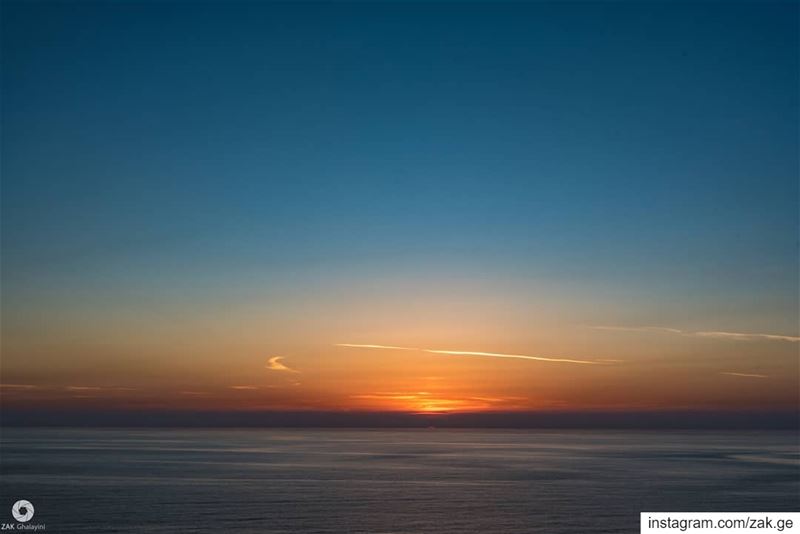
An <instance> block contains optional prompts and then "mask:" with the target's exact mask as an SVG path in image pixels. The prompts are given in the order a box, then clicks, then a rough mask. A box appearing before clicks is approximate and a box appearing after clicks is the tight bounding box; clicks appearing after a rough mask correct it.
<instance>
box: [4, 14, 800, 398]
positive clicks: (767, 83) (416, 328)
mask: <svg viewBox="0 0 800 534" xmlns="http://www.w3.org/2000/svg"><path fill="white" fill-rule="evenodd" d="M797 21H798V6H797V4H796V3H794V2H769V1H766V2H741V3H722V2H719V3H716V2H698V3H692V2H684V3H661V2H646V3H644V2H637V3H628V2H613V3H604V2H591V3H580V2H557V3H548V2H514V3H497V2H492V3H483V2H465V3H460V2H439V3H428V2H401V3H394V2H372V3H347V2H324V3H309V2H287V3H270V2H175V3H168V2H103V3H94V2H80V3H79V2H57V3H46V2H36V3H25V2H15V1H11V2H4V3H3V6H2V55H3V62H2V77H3V80H2V81H3V83H2V199H1V202H2V345H3V346H2V366H1V370H2V373H1V375H2V376H0V394H1V395H2V401H3V405H4V406H5V407H6V408H37V409H48V408H56V407H57V408H59V409H63V408H74V409H90V408H98V407H102V408H104V409H109V408H114V409H153V410H182V409H186V410H189V409H202V410H272V411H281V410H284V411H296V410H300V411H302V410H327V411H345V410H349V411H352V410H362V411H371V410H372V411H400V412H410V413H450V412H465V411H466V412H492V411H497V412H500V411H506V412H507V411H544V410H572V411H591V410H681V409H715V410H716V409H736V410H740V409H745V410H772V409H797V407H798V396H799V395H800V394H799V393H798V391H800V359H799V358H798V348H799V347H800V345H799V344H798V341H799V340H800V338H798V336H800V332H798V322H799V320H800V317H799V316H798V222H799V221H798V153H797V150H798V148H797V147H798V141H799V139H798V120H797V119H798V71H799V67H798V65H799V64H800V62H799V61H798V59H799V58H798V50H800V48H799V47H798V44H799V43H798V35H799V34H800V32H799V31H798V22H797Z"/></svg>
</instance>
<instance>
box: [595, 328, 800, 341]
mask: <svg viewBox="0 0 800 534" xmlns="http://www.w3.org/2000/svg"><path fill="white" fill-rule="evenodd" d="M589 328H592V329H594V330H616V331H621V332H664V333H668V334H678V335H681V336H694V337H710V338H719V339H732V340H738V341H757V340H760V339H763V340H770V341H788V342H790V343H797V342H798V341H800V337H798V336H783V335H778V334H761V333H749V332H716V331H702V330H701V331H697V332H693V331H690V330H678V329H677V328H668V327H665V326H590V327H589Z"/></svg>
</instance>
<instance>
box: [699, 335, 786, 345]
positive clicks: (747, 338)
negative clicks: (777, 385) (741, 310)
mask: <svg viewBox="0 0 800 534" xmlns="http://www.w3.org/2000/svg"><path fill="white" fill-rule="evenodd" d="M693 335H695V336H700V337H717V338H723V339H726V338H727V339H738V340H741V341H754V340H757V339H769V340H773V341H789V342H790V343H797V342H798V341H800V337H797V336H781V335H777V334H746V333H741V332H695V333H694V334H693Z"/></svg>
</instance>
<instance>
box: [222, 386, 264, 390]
mask: <svg viewBox="0 0 800 534" xmlns="http://www.w3.org/2000/svg"><path fill="white" fill-rule="evenodd" d="M229 389H237V390H251V389H258V386H229Z"/></svg>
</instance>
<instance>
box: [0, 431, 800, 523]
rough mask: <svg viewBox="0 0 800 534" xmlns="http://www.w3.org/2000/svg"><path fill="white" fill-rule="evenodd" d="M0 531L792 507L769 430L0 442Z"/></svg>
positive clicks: (783, 438) (481, 519)
mask: <svg viewBox="0 0 800 534" xmlns="http://www.w3.org/2000/svg"><path fill="white" fill-rule="evenodd" d="M0 451H1V452H2V456H1V460H2V462H1V467H2V471H1V473H2V484H1V485H0V486H1V488H2V502H0V522H6V521H11V514H10V510H11V505H12V503H13V502H14V501H16V500H17V499H21V498H24V499H27V500H29V501H31V502H33V504H34V506H35V510H36V513H35V517H34V519H33V520H32V521H31V523H45V524H46V525H47V530H46V532H154V533H162V532H170V533H172V532H271V533H277V532H331V533H333V532H370V533H390V532H395V533H397V532H444V533H459V534H461V533H523V532H524V533H530V532H544V533H556V534H558V533H576V532H577V533H583V532H638V531H639V512H640V511H736V510H739V511H796V510H798V509H800V454H799V452H798V436H797V434H795V433H789V432H787V433H782V432H758V433H735V432H714V433H701V432H687V433H681V432H663V433H657V432H598V431H587V432H580V431H569V432H555V431H467V430H372V431H369V430H366V431H365V430H56V429H4V430H3V432H2V449H0Z"/></svg>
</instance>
